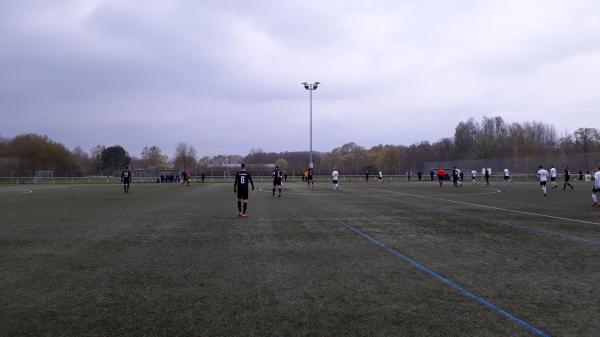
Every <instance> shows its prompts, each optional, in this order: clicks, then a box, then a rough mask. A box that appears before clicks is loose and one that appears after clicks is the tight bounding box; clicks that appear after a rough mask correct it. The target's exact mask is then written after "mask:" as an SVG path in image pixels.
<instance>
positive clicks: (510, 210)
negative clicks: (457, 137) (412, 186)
mask: <svg viewBox="0 0 600 337" xmlns="http://www.w3.org/2000/svg"><path fill="white" fill-rule="evenodd" d="M366 189H367V190H375V191H382V192H387V193H394V194H400V195H409V196H412V197H417V198H424V199H431V200H439V201H446V202H452V203H455V204H462V205H469V206H477V207H483V208H489V209H496V210H501V211H507V212H513V213H520V214H527V215H535V216H541V217H545V218H551V219H558V220H566V221H572V222H579V223H584V224H588V225H594V226H600V223H598V222H592V221H586V220H578V219H571V218H563V217H560V216H554V215H548V214H542V213H534V212H526V211H519V210H516V209H510V208H502V207H496V206H489V205H482V204H475V203H472V202H466V201H458V200H452V199H443V198H437V197H430V196H426V195H420V194H412V193H404V192H397V191H390V190H385V189H379V188H372V187H369V188H366Z"/></svg>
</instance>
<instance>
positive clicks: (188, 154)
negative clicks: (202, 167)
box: [173, 142, 198, 170]
mask: <svg viewBox="0 0 600 337" xmlns="http://www.w3.org/2000/svg"><path fill="white" fill-rule="evenodd" d="M197 155H198V152H197V151H196V149H195V148H194V147H193V146H192V145H189V144H187V143H184V142H180V143H179V144H177V146H176V147H175V158H174V159H173V164H174V165H175V167H179V168H182V169H184V170H187V169H190V168H192V167H193V166H194V165H195V164H196V157H197Z"/></svg>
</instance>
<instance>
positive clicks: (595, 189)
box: [592, 187, 600, 193]
mask: <svg viewBox="0 0 600 337" xmlns="http://www.w3.org/2000/svg"><path fill="white" fill-rule="evenodd" d="M598 192H600V188H596V187H592V193H598Z"/></svg>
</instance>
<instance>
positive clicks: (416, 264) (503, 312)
mask: <svg viewBox="0 0 600 337" xmlns="http://www.w3.org/2000/svg"><path fill="white" fill-rule="evenodd" d="M336 221H337V222H338V223H339V224H341V225H343V226H344V227H346V228H348V229H350V230H351V231H353V232H355V233H356V234H358V235H360V236H362V237H363V238H365V239H367V240H369V241H371V242H372V243H374V244H376V245H378V246H379V247H381V248H383V249H385V250H387V251H388V252H390V253H392V254H394V255H395V256H397V257H399V258H401V259H402V260H404V261H406V262H408V263H410V264H411V265H413V266H414V267H416V268H418V269H420V270H421V271H424V272H425V273H427V274H429V275H431V276H433V277H435V278H437V279H438V280H440V281H442V282H443V283H445V284H447V285H449V286H450V287H452V288H454V289H456V290H458V291H459V292H461V293H462V294H463V295H465V296H467V297H469V298H471V299H473V300H475V301H477V302H479V303H481V304H483V305H485V306H486V307H488V308H489V309H491V310H493V311H495V312H497V313H499V314H501V315H503V316H505V317H507V318H508V319H510V320H512V321H513V322H516V323H518V324H520V325H521V326H523V327H525V328H527V329H528V330H530V331H532V332H535V333H536V334H538V335H540V336H545V337H551V336H550V335H549V334H548V333H546V332H544V331H542V330H540V329H538V328H536V327H535V326H533V325H531V324H529V323H527V322H525V321H524V320H522V319H520V318H519V317H517V316H515V315H513V314H511V313H510V312H508V311H506V310H504V309H502V308H500V307H498V306H497V305H495V304H494V303H491V302H489V301H488V300H486V299H484V298H481V297H479V296H477V295H475V294H473V293H472V292H470V291H468V290H467V289H465V288H463V287H461V286H459V285H458V284H456V283H454V282H453V281H452V280H449V279H447V278H445V277H443V276H442V275H440V274H438V273H436V272H434V271H433V270H431V269H429V268H427V267H425V266H424V265H422V264H420V263H419V262H417V261H415V260H413V259H411V258H410V257H408V256H406V255H404V254H402V253H400V252H398V251H397V250H395V249H393V248H391V247H390V246H388V245H386V244H385V243H383V242H381V241H379V240H377V239H375V238H374V237H372V236H370V235H369V234H367V233H365V232H363V231H362V230H360V229H358V228H357V227H354V226H353V225H351V224H349V223H347V222H344V221H342V220H340V219H336Z"/></svg>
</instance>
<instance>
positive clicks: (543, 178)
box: [537, 165, 550, 196]
mask: <svg viewBox="0 0 600 337" xmlns="http://www.w3.org/2000/svg"><path fill="white" fill-rule="evenodd" d="M549 175H550V174H549V173H548V171H546V170H544V167H543V166H542V165H540V169H539V170H538V171H537V176H538V179H539V180H540V185H541V186H542V191H544V196H547V195H548V192H547V191H546V183H547V182H548V176H549Z"/></svg>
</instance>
